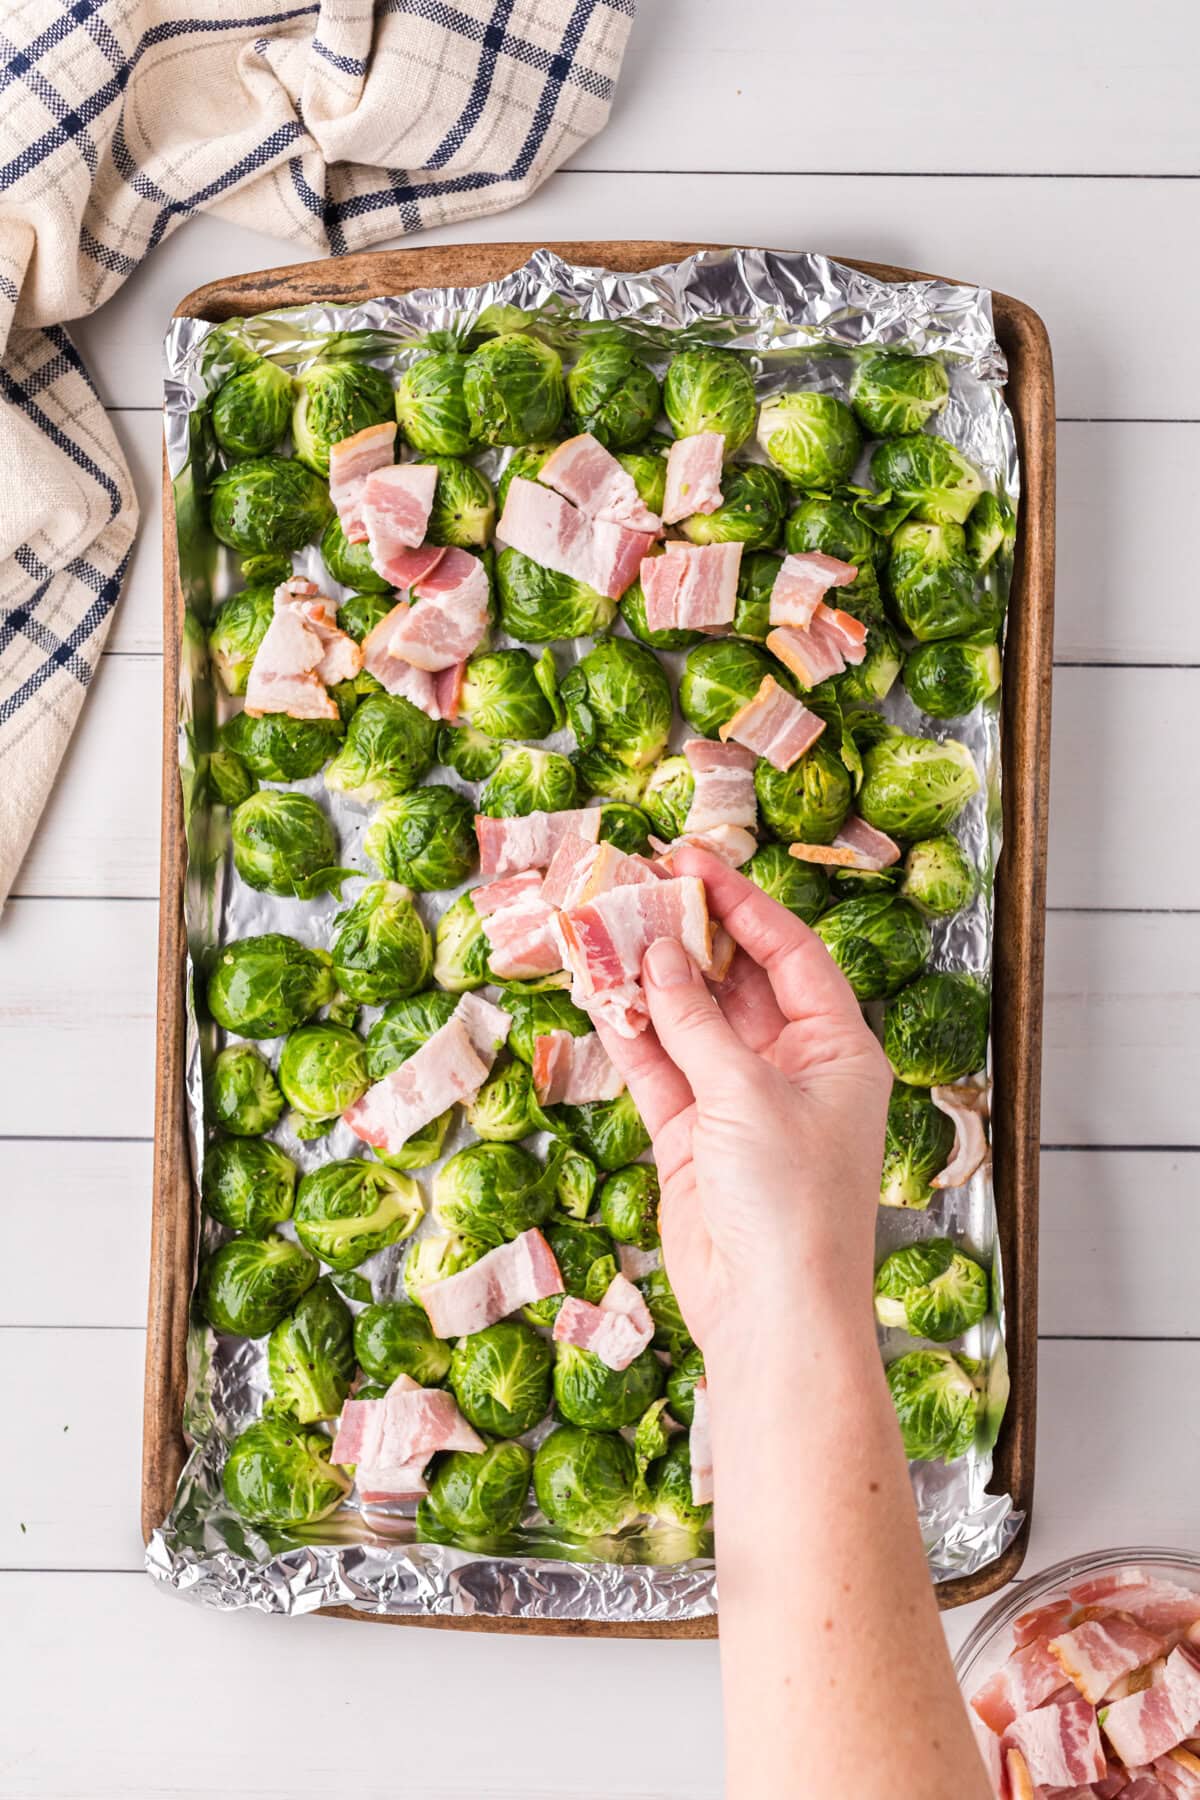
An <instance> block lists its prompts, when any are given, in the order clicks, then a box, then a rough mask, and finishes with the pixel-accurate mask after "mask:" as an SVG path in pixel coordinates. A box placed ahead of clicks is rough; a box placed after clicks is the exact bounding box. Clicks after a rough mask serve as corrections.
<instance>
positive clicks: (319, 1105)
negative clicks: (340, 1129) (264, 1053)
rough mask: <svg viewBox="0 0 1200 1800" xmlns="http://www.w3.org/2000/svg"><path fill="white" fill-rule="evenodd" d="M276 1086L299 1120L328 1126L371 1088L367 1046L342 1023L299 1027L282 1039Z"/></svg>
mask: <svg viewBox="0 0 1200 1800" xmlns="http://www.w3.org/2000/svg"><path fill="white" fill-rule="evenodd" d="M279 1085H280V1087H281V1088H282V1089H283V1091H284V1093H285V1095H286V1096H287V1100H288V1104H289V1105H291V1106H293V1107H295V1109H296V1111H297V1112H298V1113H299V1114H300V1117H301V1119H302V1120H303V1121H306V1122H308V1123H317V1122H318V1121H319V1122H321V1123H322V1124H325V1125H328V1124H330V1123H331V1122H332V1121H333V1120H334V1119H336V1118H338V1117H339V1115H340V1114H341V1113H343V1112H345V1110H346V1108H347V1107H348V1106H353V1105H354V1102H355V1101H356V1100H360V1099H361V1098H362V1096H363V1095H364V1094H365V1093H366V1091H367V1089H368V1087H369V1086H370V1076H369V1075H368V1074H367V1052H366V1047H365V1045H364V1044H363V1041H362V1039H361V1038H360V1037H358V1036H357V1034H356V1033H355V1032H353V1031H349V1030H347V1028H346V1027H345V1026H344V1025H329V1024H316V1025H300V1026H298V1027H297V1028H296V1030H295V1031H292V1032H289V1033H288V1036H287V1039H286V1040H285V1042H284V1046H283V1050H282V1052H281V1054H280V1057H279ZM302 1135H303V1134H302Z"/></svg>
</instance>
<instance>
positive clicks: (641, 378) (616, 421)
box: [567, 343, 662, 450]
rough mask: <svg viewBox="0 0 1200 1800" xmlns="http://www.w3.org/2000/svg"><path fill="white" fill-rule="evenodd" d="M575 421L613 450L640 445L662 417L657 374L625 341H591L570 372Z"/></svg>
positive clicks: (577, 426)
mask: <svg viewBox="0 0 1200 1800" xmlns="http://www.w3.org/2000/svg"><path fill="white" fill-rule="evenodd" d="M567 400H568V404H569V406H570V422H571V424H572V425H573V427H574V428H575V430H576V431H590V432H591V434H592V436H593V437H594V438H595V439H596V440H597V442H598V443H601V444H603V445H605V447H606V448H607V449H609V450H630V449H632V448H633V446H634V445H635V444H640V443H641V441H642V439H643V438H644V437H645V436H646V433H647V432H648V431H649V430H650V428H651V426H652V425H653V424H654V421H655V419H657V417H658V411H659V406H660V405H661V402H662V395H661V392H660V390H659V385H658V378H657V377H656V375H655V374H654V371H653V370H652V369H648V368H647V367H646V365H645V363H642V362H639V361H638V360H637V358H636V357H635V356H634V354H633V352H632V350H630V349H629V348H628V347H627V346H626V345H625V344H621V343H598V344H590V345H589V346H588V347H587V349H585V350H584V351H583V352H582V353H581V355H580V357H579V360H578V362H577V363H576V364H575V367H574V368H573V369H572V370H571V373H570V374H569V375H568V376H567Z"/></svg>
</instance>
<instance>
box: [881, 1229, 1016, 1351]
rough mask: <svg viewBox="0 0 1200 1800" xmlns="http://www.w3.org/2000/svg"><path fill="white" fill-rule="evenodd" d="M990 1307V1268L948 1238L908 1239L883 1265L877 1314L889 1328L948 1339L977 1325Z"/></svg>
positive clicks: (934, 1339) (940, 1340)
mask: <svg viewBox="0 0 1200 1800" xmlns="http://www.w3.org/2000/svg"><path fill="white" fill-rule="evenodd" d="M987 1309H988V1278H987V1272H986V1271H985V1270H984V1269H981V1268H980V1266H979V1264H978V1263H977V1262H973V1261H972V1259H971V1258H970V1257H969V1256H965V1255H964V1254H963V1252H962V1251H961V1250H956V1249H955V1248H954V1245H953V1244H952V1243H951V1242H950V1239H949V1238H926V1239H925V1240H924V1242H922V1243H919V1244H908V1245H906V1246H905V1247H904V1248H903V1249H901V1250H893V1251H892V1254H891V1255H890V1256H885V1257H884V1259H883V1261H882V1262H881V1263H880V1265H879V1271H878V1273H877V1275H876V1277H875V1317H876V1318H877V1319H878V1320H879V1323H880V1324H881V1325H883V1326H886V1327H887V1328H889V1329H892V1330H896V1331H908V1332H911V1333H912V1335H913V1337H919V1338H928V1339H929V1340H930V1342H931V1343H934V1344H948V1343H949V1342H950V1340H951V1338H956V1337H961V1336H962V1334H963V1332H964V1331H969V1330H970V1329H971V1326H972V1325H978V1323H979V1321H980V1320H981V1319H982V1318H983V1317H984V1315H985V1314H986V1312H987Z"/></svg>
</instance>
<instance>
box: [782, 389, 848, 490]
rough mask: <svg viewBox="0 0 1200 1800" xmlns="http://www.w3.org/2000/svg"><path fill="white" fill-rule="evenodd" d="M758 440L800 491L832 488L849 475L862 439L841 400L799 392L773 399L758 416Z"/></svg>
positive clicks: (838, 485)
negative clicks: (803, 489) (801, 489)
mask: <svg viewBox="0 0 1200 1800" xmlns="http://www.w3.org/2000/svg"><path fill="white" fill-rule="evenodd" d="M758 441H759V443H760V444H761V446H762V448H763V449H764V450H765V451H766V453H767V455H768V456H769V457H770V459H771V461H772V462H773V463H774V464H775V467H776V468H777V469H779V470H781V471H782V473H783V474H784V475H785V476H786V477H787V479H788V480H789V481H790V482H793V483H794V484H795V486H796V487H801V488H823V489H828V488H834V487H840V485H841V484H842V482H844V481H848V480H849V478H850V476H851V475H852V474H853V473H854V465H855V463H856V462H857V461H858V453H859V451H860V450H861V449H862V436H861V434H860V432H859V429H858V423H857V421H856V420H855V417H854V414H853V413H852V412H851V411H850V408H849V407H848V406H847V405H846V403H845V401H843V400H838V399H836V398H835V397H834V396H833V395H832V394H817V393H812V392H809V391H807V390H800V391H799V392H793V393H790V394H776V395H775V397H774V398H773V399H771V400H768V401H767V402H766V403H765V404H764V406H763V409H762V411H761V412H760V413H759V415H758Z"/></svg>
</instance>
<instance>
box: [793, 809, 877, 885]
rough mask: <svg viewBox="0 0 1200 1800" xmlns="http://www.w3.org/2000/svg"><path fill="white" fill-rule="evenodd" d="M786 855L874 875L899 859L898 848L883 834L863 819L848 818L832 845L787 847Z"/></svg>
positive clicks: (795, 845) (802, 860) (852, 816)
mask: <svg viewBox="0 0 1200 1800" xmlns="http://www.w3.org/2000/svg"><path fill="white" fill-rule="evenodd" d="M788 854H789V855H790V856H798V857H799V858H800V860H801V862H812V863H823V864H825V865H826V866H828V867H830V868H835V869H866V870H869V871H870V872H871V873H872V874H878V873H879V871H880V870H881V869H888V868H890V867H891V865H892V864H893V863H894V862H899V860H900V846H899V844H897V843H896V842H895V841H894V839H892V838H890V837H888V835H887V833H886V832H885V831H876V829H875V827H874V826H873V825H868V824H867V822H866V820H865V819H860V818H857V817H855V816H854V815H851V817H850V818H848V819H846V820H845V821H844V822H843V824H842V827H841V830H840V831H839V832H838V834H837V836H836V837H835V838H834V840H833V842H832V844H789V845H788Z"/></svg>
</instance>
